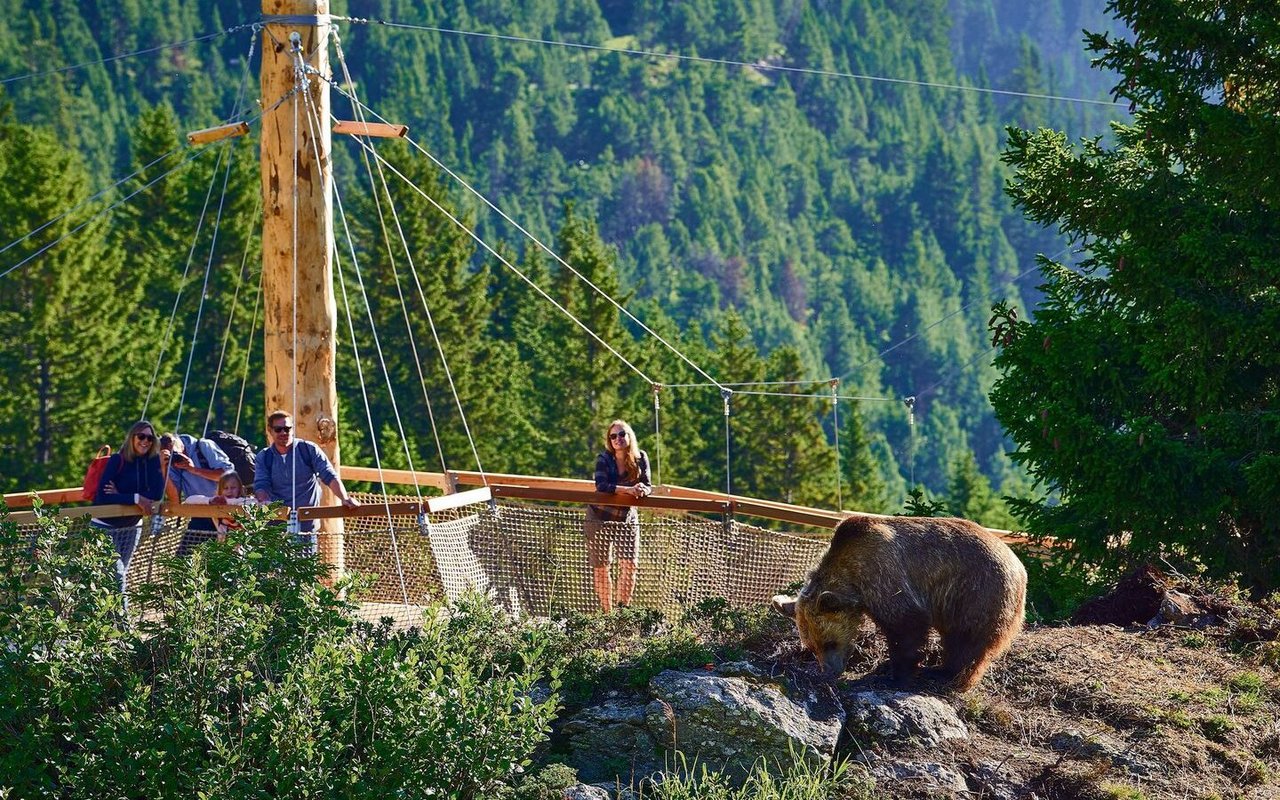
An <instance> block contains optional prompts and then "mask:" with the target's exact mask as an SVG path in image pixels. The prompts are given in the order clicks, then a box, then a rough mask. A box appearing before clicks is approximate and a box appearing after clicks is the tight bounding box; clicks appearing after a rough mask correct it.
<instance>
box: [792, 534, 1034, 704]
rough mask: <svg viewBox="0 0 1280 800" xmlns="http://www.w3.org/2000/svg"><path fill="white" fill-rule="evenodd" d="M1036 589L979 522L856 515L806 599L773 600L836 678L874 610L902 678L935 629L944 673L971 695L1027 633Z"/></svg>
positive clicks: (818, 572) (893, 667)
mask: <svg viewBox="0 0 1280 800" xmlns="http://www.w3.org/2000/svg"><path fill="white" fill-rule="evenodd" d="M1026 594H1027V571H1026V569H1025V568H1024V567H1023V566H1022V562H1020V561H1019V560H1018V557H1017V556H1016V555H1014V553H1013V551H1012V550H1010V549H1009V546H1008V545H1006V544H1005V543H1004V542H1002V541H1000V539H999V538H997V537H996V536H995V535H994V534H992V533H991V532H990V531H988V530H987V529H986V528H983V527H982V526H981V525H978V524H977V523H975V522H970V521H969V520H965V519H957V518H940V517H938V518H935V517H871V516H856V517H850V518H849V519H846V520H844V521H843V522H841V523H840V525H839V526H838V527H837V528H836V532H835V536H834V537H833V538H832V540H831V546H830V547H829V548H828V549H827V552H826V554H824V555H823V557H822V560H821V561H820V562H819V563H818V567H817V568H816V569H815V570H814V571H813V572H812V573H810V575H809V579H808V581H807V582H806V584H805V586H804V588H803V589H802V590H801V591H800V595H799V596H798V597H796V598H790V597H787V596H785V595H777V596H775V597H774V598H773V605H774V607H775V608H777V609H778V610H779V611H781V612H782V613H784V614H786V615H787V616H790V617H793V618H794V619H795V621H796V627H797V629H798V630H799V632H800V640H801V641H802V642H803V643H804V645H805V647H807V648H809V650H810V651H811V652H812V653H813V654H814V655H815V656H817V658H818V662H819V663H820V664H821V665H822V666H823V668H824V669H825V670H826V671H827V673H828V674H831V675H833V676H834V675H839V674H840V673H841V672H843V670H844V661H845V656H846V655H847V653H848V649H849V643H850V641H851V640H852V639H853V637H854V635H855V634H856V633H857V630H858V627H859V626H860V624H861V622H862V618H863V616H864V615H865V616H868V617H870V618H871V620H872V621H873V622H875V624H876V626H877V627H878V628H879V629H880V632H881V633H883V634H884V636H885V638H886V639H887V640H888V643H889V665H890V668H891V671H892V674H891V678H892V679H893V680H894V681H895V682H902V681H905V680H906V679H908V678H910V677H912V676H913V675H914V674H915V673H916V671H917V670H918V669H919V668H920V663H921V661H923V660H924V652H925V645H926V643H927V642H928V636H929V630H930V629H931V628H932V629H934V630H936V631H937V632H938V635H939V636H940V638H941V639H942V651H943V661H942V673H943V676H944V677H945V678H946V679H948V680H950V681H952V686H953V687H954V688H955V689H957V690H959V691H962V692H963V691H966V690H968V689H969V688H970V687H972V686H973V685H974V684H975V683H977V682H978V680H979V679H980V678H981V677H982V674H983V673H984V672H985V671H986V669H987V666H988V665H989V664H990V663H991V661H992V660H993V659H995V658H998V657H999V656H1000V655H1001V654H1002V653H1003V652H1004V651H1005V650H1006V649H1008V647H1009V643H1010V642H1011V641H1012V640H1013V638H1014V637H1015V636H1017V635H1018V632H1019V631H1020V630H1022V622H1023V616H1024V611H1023V606H1024V604H1025V601H1026Z"/></svg>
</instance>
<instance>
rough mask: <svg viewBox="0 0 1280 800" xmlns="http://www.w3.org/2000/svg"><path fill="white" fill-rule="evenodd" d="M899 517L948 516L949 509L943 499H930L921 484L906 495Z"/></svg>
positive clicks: (949, 513) (949, 514)
mask: <svg viewBox="0 0 1280 800" xmlns="http://www.w3.org/2000/svg"><path fill="white" fill-rule="evenodd" d="M898 516H900V517H949V516H951V510H950V509H949V508H947V503H946V501H945V500H931V499H929V497H928V496H927V495H926V493H925V490H924V487H923V486H917V487H916V488H914V489H912V490H911V493H910V494H908V495H907V502H906V503H905V504H903V507H902V513H901V514H898Z"/></svg>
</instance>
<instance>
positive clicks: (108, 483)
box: [93, 420, 165, 610]
mask: <svg viewBox="0 0 1280 800" xmlns="http://www.w3.org/2000/svg"><path fill="white" fill-rule="evenodd" d="M164 494H165V492H164V475H163V474H162V473H161V470H160V443H159V442H158V441H156V429H155V427H153V426H152V424H151V423H150V422H147V421H146V420H143V421H141V422H135V423H134V424H133V427H131V428H129V433H128V435H126V436H125V439H124V444H123V445H121V447H120V452H118V453H116V454H115V455H113V456H111V458H110V459H108V461H107V466H106V469H104V470H103V471H102V478H101V479H100V480H99V482H98V490H97V492H95V493H94V496H93V502H94V504H95V505H105V504H109V503H120V504H123V505H136V506H138V507H140V508H141V509H142V511H143V513H146V514H150V513H152V512H153V511H154V510H155V506H156V505H157V504H158V503H159V502H160V499H161V498H162V497H163V496H164ZM93 524H94V525H95V526H96V527H99V528H102V529H104V530H107V531H110V532H111V543H112V544H114V545H115V548H116V554H117V555H118V556H119V558H117V559H116V582H117V583H118V584H119V585H120V593H121V594H122V595H124V596H125V602H124V606H125V609H126V610H127V609H128V607H129V601H128V595H125V589H126V588H127V583H126V580H125V577H126V575H127V573H128V572H129V560H130V559H131V558H133V551H134V548H136V547H137V546H138V533H139V531H140V530H141V527H142V517H140V516H127V517H104V518H101V519H99V518H96V517H95V518H94V520H93Z"/></svg>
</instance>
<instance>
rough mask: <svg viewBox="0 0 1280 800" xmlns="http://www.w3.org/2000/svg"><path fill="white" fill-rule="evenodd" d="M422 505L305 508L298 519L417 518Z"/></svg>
mask: <svg viewBox="0 0 1280 800" xmlns="http://www.w3.org/2000/svg"><path fill="white" fill-rule="evenodd" d="M421 509H422V504H421V503H419V502H417V501H414V500H409V501H404V502H398V503H367V504H365V505H360V506H355V507H354V508H347V507H346V506H303V507H302V508H299V509H298V519H300V520H303V519H338V518H339V517H341V518H342V519H351V518H352V517H385V516H388V515H390V516H392V517H416V516H418V512H419V511H420V510H421Z"/></svg>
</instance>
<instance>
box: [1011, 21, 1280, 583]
mask: <svg viewBox="0 0 1280 800" xmlns="http://www.w3.org/2000/svg"><path fill="white" fill-rule="evenodd" d="M1111 7H1112V8H1113V9H1114V10H1115V11H1116V13H1117V14H1118V16H1119V17H1120V18H1121V19H1122V20H1123V21H1124V23H1125V24H1126V25H1127V26H1128V27H1129V29H1130V30H1132V31H1133V36H1132V38H1129V37H1119V38H1113V37H1111V36H1107V35H1103V34H1097V35H1091V36H1090V37H1089V47H1090V49H1091V50H1092V51H1093V52H1094V53H1095V54H1096V55H1097V57H1098V61H1099V63H1100V64H1101V65H1102V66H1104V67H1109V68H1112V69H1115V70H1117V71H1118V72H1120V73H1121V75H1122V80H1121V82H1120V83H1119V84H1118V85H1117V86H1116V88H1115V95H1116V96H1117V97H1119V98H1121V99H1125V100H1128V101H1130V102H1131V103H1132V104H1133V108H1134V110H1135V112H1136V113H1135V121H1134V123H1133V124H1132V125H1117V126H1116V127H1115V138H1116V144H1115V145H1114V146H1105V145H1104V144H1103V143H1102V142H1100V141H1099V140H1097V139H1091V140H1086V141H1084V142H1082V143H1080V144H1078V145H1072V144H1070V143H1068V141H1067V139H1066V137H1065V136H1064V135H1063V134H1060V133H1056V132H1054V131H1052V130H1045V129H1041V130H1037V131H1029V130H1016V129H1011V130H1010V133H1009V144H1008V149H1007V152H1006V154H1005V158H1006V160H1007V161H1008V162H1009V163H1010V164H1012V165H1013V166H1014V168H1015V169H1016V176H1015V179H1014V182H1013V184H1012V186H1011V188H1010V193H1011V195H1012V197H1013V199H1014V201H1015V202H1016V203H1017V205H1018V206H1019V207H1020V208H1021V209H1023V211H1024V212H1025V213H1026V214H1027V215H1028V216H1029V217H1030V218H1031V219H1033V220H1035V221H1036V222H1039V223H1041V224H1043V225H1053V226H1057V227H1059V228H1061V229H1062V230H1063V231H1065V232H1066V233H1067V234H1068V235H1069V236H1070V237H1071V239H1072V241H1073V242H1075V243H1076V244H1077V246H1079V247H1081V248H1082V249H1083V256H1084V257H1083V259H1082V260H1081V261H1080V263H1079V265H1078V268H1075V269H1073V268H1071V267H1070V266H1068V265H1065V264H1059V263H1054V262H1052V261H1048V260H1045V261H1042V274H1043V275H1044V279H1045V285H1044V287H1043V288H1044V291H1045V299H1044V301H1043V302H1042V303H1041V304H1040V306H1039V308H1038V309H1037V310H1036V314H1035V316H1034V318H1031V319H1028V318H1027V315H1026V314H1025V313H1015V309H1013V308H1011V307H1009V306H1007V305H999V306H997V308H996V315H995V318H994V320H993V325H992V336H993V339H994V340H995V342H996V343H998V344H999V345H1000V346H1001V353H1000V355H999V357H998V359H997V362H996V363H997V366H998V367H999V369H1000V371H1001V373H1002V377H1001V378H1000V380H999V382H998V383H997V384H996V387H995V389H994V391H993V393H992V402H993V403H994V405H995V407H996V410H997V413H998V414H999V417H1000V419H1001V421H1002V422H1003V423H1004V424H1005V427H1006V428H1007V430H1008V431H1009V434H1010V435H1011V436H1012V437H1013V439H1014V441H1015V442H1016V443H1017V451H1016V453H1015V455H1014V458H1015V459H1016V460H1018V461H1020V462H1021V463H1023V464H1025V465H1026V466H1027V468H1028V470H1029V472H1030V473H1031V475H1032V476H1033V478H1034V479H1035V480H1036V481H1037V482H1039V483H1040V484H1041V485H1042V486H1043V487H1045V488H1046V489H1047V490H1050V491H1054V492H1055V493H1056V494H1057V495H1058V496H1059V497H1060V499H1061V502H1060V503H1053V504H1049V503H1042V504H1022V505H1021V507H1020V508H1021V510H1023V511H1025V513H1026V519H1027V521H1028V523H1029V525H1030V527H1031V529H1032V530H1033V531H1035V532H1038V533H1044V534H1051V535H1054V536H1058V537H1061V538H1062V539H1065V540H1067V541H1070V542H1071V543H1072V545H1073V546H1072V550H1071V552H1072V553H1073V554H1078V555H1079V557H1081V558H1086V559H1091V560H1095V561H1104V562H1109V563H1112V564H1117V563H1124V562H1125V561H1127V560H1128V559H1131V558H1143V557H1149V556H1152V555H1155V554H1161V553H1163V554H1168V555H1169V556H1170V557H1178V556H1180V555H1185V556H1190V557H1193V558H1195V559H1197V560H1199V561H1201V562H1202V563H1203V564H1204V565H1206V566H1207V567H1208V568H1210V569H1211V570H1212V571H1213V572H1214V573H1216V574H1229V573H1240V574H1241V575H1243V576H1244V579H1245V581H1246V582H1247V583H1248V584H1249V585H1250V586H1251V587H1252V588H1253V589H1254V590H1255V591H1258V592H1263V591H1267V590H1270V589H1273V588H1275V587H1276V586H1280V567H1278V566H1277V565H1280V512H1278V509H1280V505H1278V504H1277V503H1276V497H1278V496H1280V411H1277V409H1278V408H1280V348H1277V347H1276V342H1275V331H1276V330H1277V326H1278V323H1280V294H1278V293H1277V291H1276V287H1277V285H1280V257H1277V253H1276V248H1275V242H1276V241H1277V239H1278V238H1280V184H1277V182H1276V179H1275V167H1274V165H1275V160H1276V155H1277V143H1278V142H1280V80H1277V78H1276V76H1277V75H1280V69H1277V67H1280V63H1277V55H1276V54H1277V52H1280V28H1277V27H1276V25H1275V17H1274V14H1273V13H1271V9H1263V8H1262V7H1260V6H1258V4H1256V3H1253V2H1248V0H1223V1H1222V2H1217V3H1212V4H1191V3H1179V4H1169V3H1165V2H1159V1H1158V0H1118V1H1117V2H1114V3H1112V5H1111Z"/></svg>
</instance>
